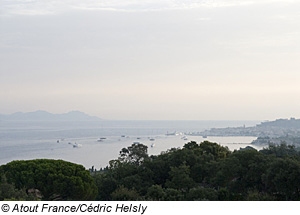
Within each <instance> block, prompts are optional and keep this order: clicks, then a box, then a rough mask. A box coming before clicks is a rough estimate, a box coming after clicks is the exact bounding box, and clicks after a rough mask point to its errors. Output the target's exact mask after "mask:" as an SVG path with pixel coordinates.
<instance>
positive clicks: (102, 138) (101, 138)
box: [97, 137, 106, 142]
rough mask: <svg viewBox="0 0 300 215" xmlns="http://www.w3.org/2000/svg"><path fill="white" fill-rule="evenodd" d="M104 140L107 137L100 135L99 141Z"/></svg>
mask: <svg viewBox="0 0 300 215" xmlns="http://www.w3.org/2000/svg"><path fill="white" fill-rule="evenodd" d="M103 140H106V137H100V138H99V140H97V141H98V142H102V141H103Z"/></svg>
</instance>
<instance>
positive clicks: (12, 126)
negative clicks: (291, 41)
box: [0, 120, 258, 168]
mask: <svg viewBox="0 0 300 215" xmlns="http://www.w3.org/2000/svg"><path fill="white" fill-rule="evenodd" d="M257 123H258V122H256V121H107V120H104V121H94V122H87V121H86V122H84V121H81V122H79V121H77V122H62V121H61V122H50V121H47V122H45V121H44V122H38V121H28V122H26V121H22V122H21V121H1V123H0V164H4V163H7V162H10V161H12V160H20V159H36V158H50V159H63V160H68V161H71V162H75V163H79V164H82V165H84V166H85V167H86V168H89V167H91V166H93V165H94V166H95V167H96V168H100V167H105V166H106V165H107V164H108V161H109V160H112V159H116V158H117V157H118V155H119V151H120V150H121V149H122V148H123V147H128V146H130V145H131V144H132V143H133V142H141V143H143V144H145V145H147V146H148V150H149V151H148V152H149V154H159V153H161V152H162V151H166V150H167V149H170V148H174V147H175V148H177V147H182V146H183V145H184V144H185V143H186V142H188V141H191V140H194V141H197V142H198V143H199V142H201V141H204V140H209V141H214V142H217V143H220V144H222V145H227V146H228V147H229V148H230V149H231V150H233V149H239V148H240V147H245V146H246V145H249V143H251V141H252V140H254V139H255V137H208V138H207V139H206V138H202V137H195V136H193V137H192V136H187V138H188V140H183V139H182V137H183V136H184V135H178V136H166V135H165V134H167V133H172V132H175V131H177V132H196V131H203V130H205V129H209V128H212V127H228V126H230V127H235V126H243V125H246V126H253V125H255V124H257ZM100 138H105V139H104V140H103V141H101V142H99V141H98V140H99V139H100ZM137 138H138V139H137ZM149 138H154V139H155V140H154V141H150V140H149ZM57 140H59V142H57ZM75 142H76V143H77V144H80V145H81V147H78V148H74V147H73V144H75ZM70 143H71V144H70ZM153 143H154V144H155V146H154V147H151V144H153ZM232 143H235V144H232ZM237 143H244V144H237Z"/></svg>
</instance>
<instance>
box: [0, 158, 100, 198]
mask: <svg viewBox="0 0 300 215" xmlns="http://www.w3.org/2000/svg"><path fill="white" fill-rule="evenodd" d="M0 173H2V174H5V175H6V177H7V181H8V182H9V183H13V184H14V185H15V186H16V188H17V189H23V188H25V189H38V190H39V191H40V192H41V194H42V196H43V200H54V199H55V200H94V198H95V197H96V194H97V187H96V186H95V184H94V180H93V178H92V177H91V175H90V173H89V171H88V170H85V168H84V167H83V166H81V165H78V164H74V163H70V162H66V161H62V160H49V159H36V160H27V161H12V162H10V163H8V164H6V165H2V166H1V167H0Z"/></svg>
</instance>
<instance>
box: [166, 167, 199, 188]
mask: <svg viewBox="0 0 300 215" xmlns="http://www.w3.org/2000/svg"><path fill="white" fill-rule="evenodd" d="M169 175H170V180H167V182H166V186H167V187H168V188H174V189H181V190H183V191H187V190H188V189H190V188H192V187H193V186H194V185H195V182H194V181H193V179H192V178H190V167H189V166H187V165H186V164H185V163H184V164H182V165H180V166H179V167H171V171H170V172H169Z"/></svg>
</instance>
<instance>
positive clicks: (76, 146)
mask: <svg viewBox="0 0 300 215" xmlns="http://www.w3.org/2000/svg"><path fill="white" fill-rule="evenodd" d="M81 147H82V145H81V144H78V143H74V144H73V148H81Z"/></svg>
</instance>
